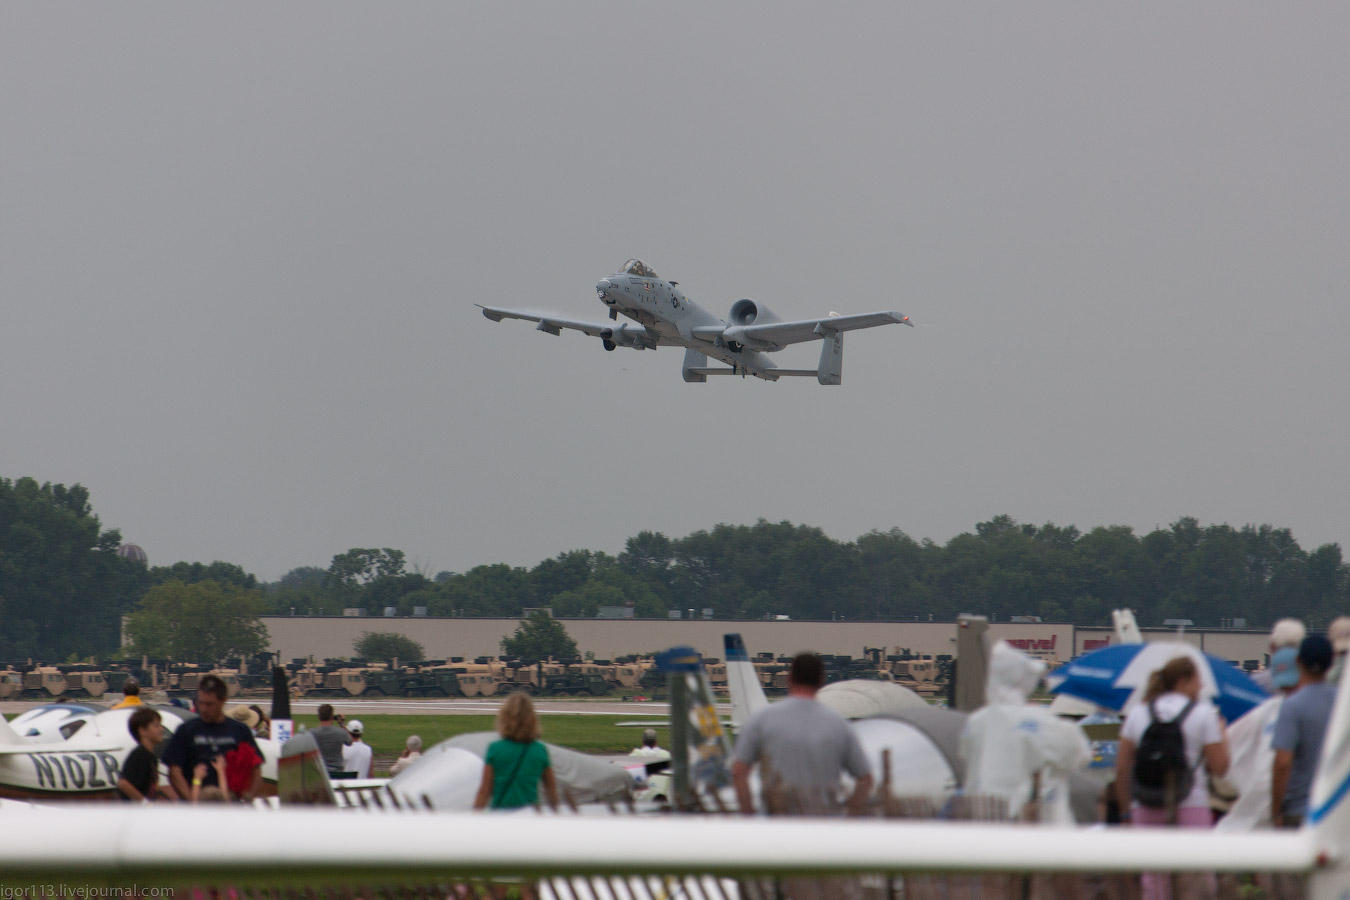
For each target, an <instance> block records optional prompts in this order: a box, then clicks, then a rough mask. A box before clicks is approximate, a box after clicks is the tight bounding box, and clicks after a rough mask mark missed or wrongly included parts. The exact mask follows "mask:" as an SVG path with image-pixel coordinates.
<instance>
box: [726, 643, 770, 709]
mask: <svg viewBox="0 0 1350 900" xmlns="http://www.w3.org/2000/svg"><path fill="white" fill-rule="evenodd" d="M722 647H723V650H724V651H725V653H726V661H727V690H728V691H729V692H730V693H731V727H732V728H736V729H740V728H741V727H742V726H743V725H745V723H746V722H748V721H750V717H751V716H753V715H754V714H755V713H757V712H759V711H760V710H761V709H763V708H764V707H766V706H768V705H769V698H768V697H766V696H764V686H763V685H762V684H760V683H759V675H758V673H756V672H755V667H754V666H753V665H752V664H751V663H750V654H749V653H747V652H746V649H745V641H743V640H741V636H740V633H739V632H734V633H732V634H726V635H723V636H722Z"/></svg>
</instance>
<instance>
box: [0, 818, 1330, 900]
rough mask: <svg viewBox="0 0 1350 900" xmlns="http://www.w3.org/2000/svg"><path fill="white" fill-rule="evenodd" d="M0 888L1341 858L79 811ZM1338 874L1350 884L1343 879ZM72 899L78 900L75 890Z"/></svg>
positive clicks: (682, 825) (1108, 833) (1035, 833)
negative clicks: (27, 885) (53, 885)
mask: <svg viewBox="0 0 1350 900" xmlns="http://www.w3.org/2000/svg"><path fill="white" fill-rule="evenodd" d="M0 836H2V837H0V882H4V883H6V884H10V885H23V884H34V885H50V884H70V885H75V886H79V885H99V884H101V885H118V884H136V885H139V886H155V885H174V884H177V885H182V884H198V885H200V884H215V885H232V886H240V887H248V886H255V887H266V888H282V887H290V888H313V887H321V886H342V885H357V884H360V885H428V884H446V883H449V882H448V881H447V879H450V880H451V881H453V880H454V879H456V878H463V879H475V878H484V877H495V876H510V875H514V876H519V877H524V878H532V879H541V878H547V877H549V876H557V877H565V876H616V877H617V876H671V875H676V876H678V875H707V876H720V877H724V878H752V877H757V876H767V877H777V878H792V877H799V876H809V875H864V874H866V875H873V876H893V875H897V874H903V873H953V874H961V875H978V874H982V873H1077V874H1080V875H1092V876H1105V875H1110V874H1113V873H1119V874H1130V873H1139V872H1145V871H1160V872H1173V873H1187V872H1215V873H1266V874H1288V875H1307V876H1311V878H1310V880H1309V882H1308V884H1309V893H1308V896H1310V897H1316V898H1319V900H1320V898H1332V897H1342V896H1346V895H1344V894H1342V893H1341V890H1342V889H1350V876H1347V872H1350V869H1347V868H1345V863H1346V860H1344V859H1341V858H1338V857H1337V856H1335V855H1334V854H1333V853H1332V852H1331V851H1330V849H1329V848H1321V847H1319V846H1317V836H1316V834H1315V833H1314V832H1313V831H1311V830H1306V829H1305V830H1302V831H1280V832H1270V831H1267V832H1259V833H1252V834H1239V835H1233V834H1217V833H1214V832H1206V831H1193V830H1179V829H1156V830H1155V829H1128V828H1125V829H1082V828H1049V827H1039V826H1029V825H990V824H984V823H963V822H917V821H887V820H878V819H870V820H868V819H827V820H821V819H804V818H803V819H768V818H755V819H744V818H735V817H727V816H721V817H717V816H713V817H708V816H669V817H657V818H638V817H633V816H596V817H590V816H574V815H557V816H554V815H537V814H534V813H532V812H527V813H524V814H514V815H506V814H436V813H429V812H406V811H405V812H376V811H371V812H369V813H361V812H353V811H338V810H333V809H331V808H329V809H282V810H275V811H272V812H266V813H261V812H259V811H257V810H250V809H241V808H227V807H224V806H217V807H182V806H168V805H165V806H153V805H152V806H136V807H130V806H128V807H123V806H120V805H111V804H110V805H108V806H100V807H95V806H90V805H79V806H70V807H66V808H58V809H50V808H48V809H43V808H31V809H14V808H12V807H10V808H6V809H5V810H4V811H3V812H0ZM1342 879H1345V880H1344V881H1342ZM62 896H71V897H76V896H79V895H78V894H74V893H71V894H65V895H62Z"/></svg>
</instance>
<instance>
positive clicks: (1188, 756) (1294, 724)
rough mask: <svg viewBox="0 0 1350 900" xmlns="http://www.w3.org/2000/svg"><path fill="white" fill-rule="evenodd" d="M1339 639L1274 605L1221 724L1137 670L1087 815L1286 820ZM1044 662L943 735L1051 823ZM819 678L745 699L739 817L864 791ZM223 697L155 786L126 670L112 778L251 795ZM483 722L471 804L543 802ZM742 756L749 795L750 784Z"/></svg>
mask: <svg viewBox="0 0 1350 900" xmlns="http://www.w3.org/2000/svg"><path fill="white" fill-rule="evenodd" d="M1348 650H1350V617H1345V618H1342V619H1338V620H1336V621H1335V622H1333V623H1332V626H1331V628H1330V629H1329V630H1328V634H1327V635H1321V634H1307V633H1306V630H1305V628H1304V626H1303V625H1302V624H1301V623H1299V622H1297V621H1295V620H1291V619H1286V620H1281V621H1280V622H1278V623H1277V624H1276V626H1275V627H1274V629H1273V630H1272V632H1271V639H1270V664H1269V666H1268V668H1267V669H1266V670H1265V671H1264V672H1262V673H1260V680H1261V682H1262V683H1263V686H1264V687H1265V688H1266V689H1267V690H1268V691H1269V692H1270V693H1271V696H1270V698H1269V699H1267V700H1266V701H1265V702H1264V703H1262V704H1260V705H1259V706H1257V707H1256V708H1254V709H1252V710H1251V711H1250V712H1248V713H1246V714H1245V715H1243V716H1242V717H1241V718H1239V719H1237V720H1236V722H1234V723H1232V724H1231V725H1230V723H1227V722H1225V721H1224V720H1223V718H1222V716H1221V715H1220V713H1219V710H1218V707H1217V706H1216V705H1215V704H1214V703H1212V702H1210V698H1209V697H1206V696H1205V695H1204V684H1205V677H1204V675H1203V673H1202V671H1201V670H1200V668H1199V667H1198V666H1197V663H1196V658H1197V657H1196V656H1195V655H1192V654H1183V655H1178V656H1176V657H1175V658H1173V659H1171V660H1169V661H1168V662H1166V663H1165V664H1164V665H1162V666H1161V667H1160V668H1158V669H1157V670H1156V671H1153V672H1152V673H1151V675H1150V676H1149V679H1148V683H1147V685H1146V687H1145V688H1144V689H1143V691H1142V696H1141V697H1140V698H1139V702H1137V703H1134V704H1133V705H1132V706H1131V707H1130V708H1129V710H1128V713H1127V714H1126V716H1125V718H1124V721H1123V722H1122V723H1121V725H1120V732H1119V749H1118V754H1117V760H1116V771H1115V779H1114V781H1113V782H1112V783H1111V784H1110V785H1108V787H1107V790H1106V792H1105V794H1104V795H1103V797H1102V804H1101V809H1102V813H1101V815H1102V818H1103V820H1104V821H1105V822H1106V823H1108V824H1119V825H1129V826H1133V827H1152V828H1158V827H1177V828H1213V827H1218V828H1220V829H1223V830H1229V831H1232V830H1245V829H1250V828H1255V827H1275V828H1297V827H1299V826H1301V825H1302V824H1303V823H1304V821H1305V820H1306V819H1307V817H1308V815H1309V809H1308V806H1309V797H1310V793H1311V789H1312V785H1313V782H1314V779H1315V776H1316V772H1317V765H1318V761H1319V759H1320V756H1321V750H1322V744H1323V741H1324V738H1325V734H1326V728H1327V724H1328V722H1329V720H1330V717H1331V712H1332V708H1333V705H1334V702H1335V698H1336V687H1337V683H1338V681H1339V677H1340V673H1341V670H1342V669H1343V668H1344V660H1345V657H1346V655H1347V651H1348ZM1044 669H1045V666H1044V664H1043V663H1041V662H1040V661H1038V660H1035V659H1032V658H1031V657H1029V656H1027V655H1025V654H1023V653H1021V652H1019V651H1017V650H1015V649H1013V648H1011V647H1009V646H1008V645H1007V644H1006V643H1004V642H999V643H997V644H996V645H995V646H994V648H993V649H992V651H991V655H990V659H989V677H988V682H987V696H986V705H985V706H983V707H982V708H981V709H979V710H976V711H975V712H973V713H971V714H970V715H969V716H968V717H967V719H966V720H965V723H964V730H963V733H962V735H961V739H960V746H959V753H960V756H961V757H962V759H963V761H964V783H963V785H962V790H963V792H964V794H965V795H967V796H974V795H978V796H982V797H987V798H993V799H994V800H995V801H997V805H996V808H997V809H998V810H999V814H998V817H1002V818H1006V819H1011V820H1019V821H1027V820H1035V821H1041V822H1056V823H1062V824H1067V823H1071V822H1073V821H1074V820H1075V817H1074V815H1073V813H1072V812H1071V810H1070V801H1069V796H1070V777H1071V776H1072V775H1073V773H1075V772H1077V771H1079V770H1081V769H1082V768H1083V767H1084V766H1085V765H1086V764H1087V762H1088V760H1089V758H1090V751H1089V746H1088V742H1087V740H1086V738H1085V736H1084V733H1083V731H1082V729H1080V728H1079V727H1078V726H1077V725H1076V724H1074V723H1072V722H1070V721H1069V720H1066V719H1062V718H1059V717H1057V716H1055V715H1053V714H1052V713H1051V712H1050V711H1049V709H1048V708H1046V707H1044V706H1042V705H1038V704H1034V703H1029V698H1030V695H1031V693H1032V692H1033V691H1034V690H1035V689H1036V687H1037V686H1038V684H1039V682H1040V678H1041V676H1042V675H1043V674H1044ZM824 675H825V672H824V667H823V665H822V662H821V659H820V657H819V656H816V655H815V654H812V653H802V654H799V655H798V656H797V657H795V658H794V659H793V661H792V664H791V666H790V669H789V673H788V696H787V698H786V699H784V700H782V701H780V702H778V703H774V704H771V705H769V706H767V707H765V708H764V709H762V710H760V711H759V712H757V713H756V714H755V715H754V716H752V717H751V718H750V719H749V721H748V722H746V723H745V725H744V726H743V727H742V728H741V730H740V732H739V734H737V736H736V741H735V745H734V749H733V753H732V758H731V781H732V785H733V787H734V791H735V794H736V799H737V803H738V807H739V810H740V812H742V813H743V814H747V815H750V814H754V813H755V812H756V811H757V810H759V811H763V812H767V813H770V814H777V813H785V814H817V815H819V814H824V815H833V814H842V813H847V812H853V813H860V812H862V811H863V810H864V808H865V807H866V806H867V804H868V802H869V801H870V800H872V799H873V797H872V795H873V791H874V788H875V787H876V784H877V779H876V775H875V773H874V772H873V771H872V766H871V764H870V763H869V761H868V759H867V756H866V754H865V753H864V751H863V748H862V746H861V744H860V742H859V739H858V736H857V732H856V731H855V729H853V728H852V727H850V725H849V723H848V722H847V721H846V720H845V719H844V718H843V717H842V716H840V715H839V714H838V713H836V712H834V711H832V710H831V709H829V708H828V707H826V706H825V705H824V704H822V703H820V702H819V701H818V700H817V696H816V695H817V692H818V691H819V690H820V688H821V687H822V686H823V684H824ZM226 700H227V693H226V688H225V684H224V683H223V682H222V681H221V680H220V679H219V678H217V677H215V676H206V677H205V678H203V679H202V681H201V683H200V685H199V689H198V693H197V704H196V711H197V714H198V717H197V718H195V719H189V720H187V721H185V722H184V723H182V724H181V725H180V726H179V727H178V729H177V731H176V732H175V733H174V734H173V735H172V737H171V738H170V739H169V741H168V743H167V746H166V747H165V749H164V750H163V753H162V760H163V762H164V764H165V766H166V768H167V770H168V773H169V776H168V783H167V784H160V783H158V782H159V778H158V765H157V759H156V749H157V748H158V746H159V745H160V744H161V743H162V742H163V740H164V728H163V723H162V722H161V720H160V715H159V713H158V712H156V711H155V710H154V709H153V708H151V707H149V706H146V705H144V704H142V703H141V702H140V698H139V690H138V686H137V685H136V684H135V683H134V682H129V683H128V684H127V686H126V689H125V690H124V699H123V701H122V703H121V704H119V706H123V707H131V708H133V712H132V714H131V715H130V717H129V718H128V729H129V730H130V732H131V734H132V736H133V737H134V738H135V740H136V746H135V748H134V749H133V750H132V751H131V753H130V754H129V755H128V757H127V759H126V761H125V764H124V765H123V768H122V772H121V778H120V779H119V781H118V784H117V786H118V789H119V790H120V791H121V793H122V795H123V796H124V797H125V798H126V799H128V800H135V801H143V800H147V799H150V798H152V797H154V796H156V795H162V796H165V797H169V798H174V799H182V800H188V801H192V802H201V801H210V800H218V801H219V800H231V799H240V800H245V801H247V800H250V799H251V798H252V797H253V796H255V795H256V793H257V791H258V788H259V786H260V783H261V770H260V763H261V761H262V758H261V754H260V753H259V752H258V747H257V744H256V741H255V735H263V734H266V733H267V729H268V727H269V724H270V723H268V721H267V717H266V715H265V714H264V713H263V711H262V710H261V709H260V708H259V707H257V706H256V705H255V706H236V707H233V708H230V709H229V710H227V709H226V708H225V703H226ZM318 718H319V724H318V726H317V727H315V728H312V729H310V731H309V734H310V735H311V736H312V737H313V739H314V741H315V744H316V745H317V747H318V750H319V753H320V755H321V756H322V759H323V762H324V765H325V767H326V768H327V770H328V773H329V775H330V776H332V777H334V778H368V777H370V775H371V764H372V755H373V754H372V751H371V748H370V745H369V744H367V743H365V741H364V740H363V737H364V731H365V729H364V726H363V725H362V723H361V722H360V721H359V720H351V721H346V720H344V718H343V716H342V715H340V714H338V713H336V712H335V710H334V709H333V707H332V706H331V705H330V704H323V705H321V706H320V707H319V709H318ZM496 730H497V733H498V736H499V739H498V740H496V741H494V742H492V743H491V744H490V745H489V746H488V748H487V752H486V755H485V759H484V764H483V770H482V777H481V781H480V783H479V787H478V791H477V794H476V796H475V799H474V803H473V806H474V809H481V810H514V809H520V808H522V807H531V806H539V805H540V804H541V802H546V803H547V804H548V806H549V807H550V808H554V809H556V808H557V806H558V793H559V789H558V781H557V778H556V776H555V774H554V770H553V766H552V764H551V761H550V757H549V751H548V747H547V746H546V745H545V744H544V743H543V742H542V741H541V740H540V723H539V716H538V715H537V713H536V712H535V709H534V706H533V704H532V702H531V700H530V698H529V696H528V695H526V694H524V693H517V694H512V695H510V696H508V697H507V698H506V699H505V701H504V702H503V703H502V704H501V706H500V708H499V710H498V712H497V718H496ZM656 738H657V736H656V733H655V731H654V730H651V729H648V730H647V731H646V732H645V733H644V734H643V739H642V746H641V747H639V748H638V749H637V750H635V751H634V755H635V756H644V755H651V754H665V751H663V750H661V749H660V748H659V747H657V746H656V744H657V740H656ZM421 755H422V742H421V739H420V738H419V737H417V736H416V735H413V736H410V737H408V739H407V741H406V745H405V749H404V750H403V753H402V754H401V755H400V756H399V758H398V759H397V760H396V761H395V762H394V764H393V766H392V767H391V773H392V774H398V773H399V772H401V771H403V770H405V769H406V768H407V767H408V766H410V765H412V764H413V763H414V762H415V761H416V760H418V759H420V758H421ZM756 767H759V770H760V773H759V774H760V779H759V780H760V785H761V792H760V795H759V796H758V797H756V796H754V794H753V792H752V789H751V784H752V782H751V773H752V771H753V770H754V769H755V768H756ZM844 785H847V786H848V787H847V788H844V787H843V786H844ZM1142 888H1143V896H1144V897H1146V898H1161V897H1167V896H1169V893H1168V891H1169V890H1170V882H1169V881H1168V880H1167V879H1164V878H1161V877H1158V876H1150V875H1145V876H1144V878H1143V880H1142Z"/></svg>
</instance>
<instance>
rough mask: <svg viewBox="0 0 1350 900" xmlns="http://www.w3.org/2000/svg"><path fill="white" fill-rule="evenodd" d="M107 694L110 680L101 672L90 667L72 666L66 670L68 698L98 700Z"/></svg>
mask: <svg viewBox="0 0 1350 900" xmlns="http://www.w3.org/2000/svg"><path fill="white" fill-rule="evenodd" d="M119 687H120V686H119ZM107 692H108V679H107V678H105V677H104V675H103V672H102V671H101V670H98V669H94V668H92V667H90V666H71V667H68V668H67V669H66V694H67V695H68V696H71V697H91V698H93V699H95V700H97V699H98V698H99V697H102V696H103V695H104V694H106V693H107Z"/></svg>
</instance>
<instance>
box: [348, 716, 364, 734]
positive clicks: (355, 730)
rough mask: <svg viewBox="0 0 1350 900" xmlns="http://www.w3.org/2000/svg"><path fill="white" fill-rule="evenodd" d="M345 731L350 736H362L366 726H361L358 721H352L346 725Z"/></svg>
mask: <svg viewBox="0 0 1350 900" xmlns="http://www.w3.org/2000/svg"><path fill="white" fill-rule="evenodd" d="M347 730H348V731H350V732H351V733H352V734H363V733H364V732H365V730H366V726H364V725H362V724H361V720H360V719H352V720H351V721H350V722H348V723H347Z"/></svg>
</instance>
